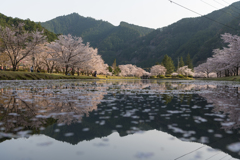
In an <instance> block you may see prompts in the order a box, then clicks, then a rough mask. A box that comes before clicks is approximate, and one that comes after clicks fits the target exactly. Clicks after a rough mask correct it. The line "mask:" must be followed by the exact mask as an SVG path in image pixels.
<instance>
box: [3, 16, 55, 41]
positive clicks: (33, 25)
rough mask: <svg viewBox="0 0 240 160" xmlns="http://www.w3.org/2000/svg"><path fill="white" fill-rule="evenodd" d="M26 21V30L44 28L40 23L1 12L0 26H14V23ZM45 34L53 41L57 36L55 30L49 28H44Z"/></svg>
mask: <svg viewBox="0 0 240 160" xmlns="http://www.w3.org/2000/svg"><path fill="white" fill-rule="evenodd" d="M20 22H22V23H24V24H25V26H24V28H25V30H27V31H35V30H36V29H38V30H40V31H42V30H43V29H44V28H43V27H42V26H41V24H40V23H35V22H33V21H31V20H29V19H27V20H22V19H19V18H12V17H7V16H5V15H3V14H1V13H0V26H8V27H10V26H12V25H17V24H18V23H20ZM44 34H45V35H46V36H47V38H48V41H49V42H50V41H53V40H55V39H56V38H57V35H56V34H54V33H53V32H50V31H48V30H47V29H44Z"/></svg>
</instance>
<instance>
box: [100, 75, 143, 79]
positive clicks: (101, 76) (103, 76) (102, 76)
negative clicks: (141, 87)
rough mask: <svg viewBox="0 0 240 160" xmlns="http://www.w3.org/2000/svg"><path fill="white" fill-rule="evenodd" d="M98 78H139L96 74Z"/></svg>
mask: <svg viewBox="0 0 240 160" xmlns="http://www.w3.org/2000/svg"><path fill="white" fill-rule="evenodd" d="M97 77H98V78H100V79H140V78H138V77H122V76H105V75H97Z"/></svg>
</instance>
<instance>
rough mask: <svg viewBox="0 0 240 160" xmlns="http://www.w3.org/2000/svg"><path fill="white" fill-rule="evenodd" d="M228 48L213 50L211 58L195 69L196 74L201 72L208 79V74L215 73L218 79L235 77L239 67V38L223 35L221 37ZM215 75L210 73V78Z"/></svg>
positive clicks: (227, 34)
mask: <svg viewBox="0 0 240 160" xmlns="http://www.w3.org/2000/svg"><path fill="white" fill-rule="evenodd" d="M221 38H222V39H223V41H224V42H225V43H228V47H223V49H214V50H213V53H214V54H213V56H212V57H211V58H208V59H207V62H206V63H204V64H201V65H199V66H198V67H197V68H196V71H197V72H203V73H206V74H207V77H209V74H210V72H215V73H216V74H217V76H218V77H222V76H226V77H228V76H237V75H239V67H240V52H239V51H240V37H239V36H237V35H231V34H229V33H225V34H223V35H222V37H221ZM216 74H214V73H211V76H215V75H216Z"/></svg>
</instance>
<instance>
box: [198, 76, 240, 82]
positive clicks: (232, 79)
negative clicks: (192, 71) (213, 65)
mask: <svg viewBox="0 0 240 160" xmlns="http://www.w3.org/2000/svg"><path fill="white" fill-rule="evenodd" d="M198 80H211V81H240V76H231V77H221V78H199V79H198Z"/></svg>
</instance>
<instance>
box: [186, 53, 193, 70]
mask: <svg viewBox="0 0 240 160" xmlns="http://www.w3.org/2000/svg"><path fill="white" fill-rule="evenodd" d="M185 65H187V66H188V68H190V69H193V64H192V59H191V57H190V54H189V53H188V55H187V57H186V62H185Z"/></svg>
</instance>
